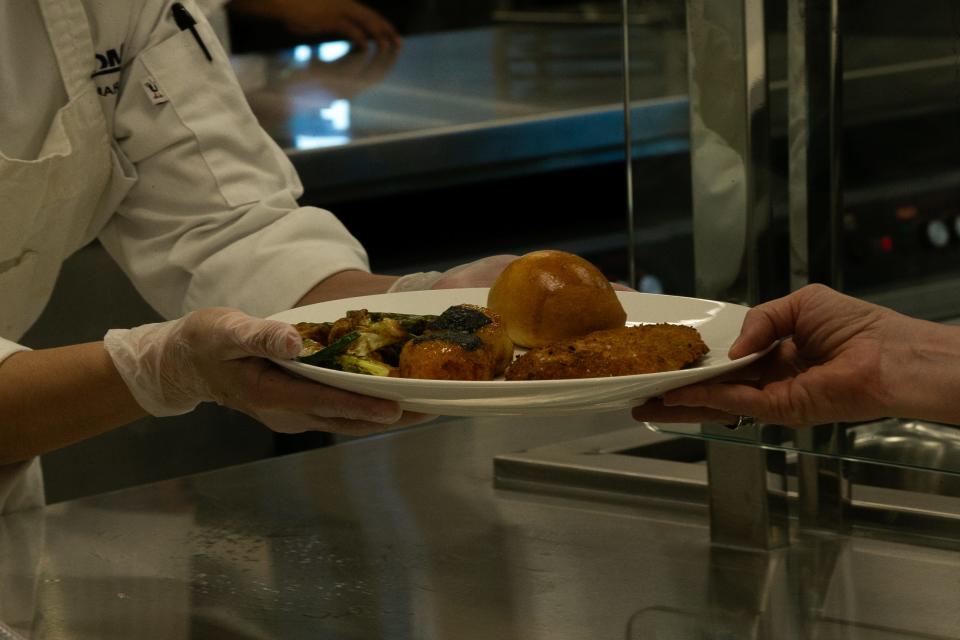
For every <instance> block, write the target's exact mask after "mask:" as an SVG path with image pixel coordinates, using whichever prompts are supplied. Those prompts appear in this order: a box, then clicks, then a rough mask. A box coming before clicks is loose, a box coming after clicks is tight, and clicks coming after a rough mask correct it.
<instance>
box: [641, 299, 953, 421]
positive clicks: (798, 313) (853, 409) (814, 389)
mask: <svg viewBox="0 0 960 640" xmlns="http://www.w3.org/2000/svg"><path fill="white" fill-rule="evenodd" d="M937 330H939V329H938V327H937V326H936V325H934V324H933V323H928V322H924V321H921V320H916V319H913V318H909V317H907V316H903V315H901V314H898V313H896V312H894V311H891V310H889V309H886V308H883V307H879V306H876V305H873V304H869V303H867V302H863V301H861V300H857V299H855V298H851V297H849V296H845V295H842V294H840V293H838V292H836V291H833V290H831V289H829V288H827V287H824V286H822V285H811V286H808V287H804V288H803V289H800V290H799V291H797V292H795V293H793V294H791V295H789V296H786V297H784V298H780V299H778V300H774V301H771V302H768V303H765V304H762V305H759V306H757V307H756V308H754V309H751V310H750V311H749V312H748V313H747V315H746V318H745V319H744V323H743V327H742V330H741V333H740V336H739V338H738V339H737V340H736V342H734V344H733V345H732V347H731V348H730V352H729V356H730V358H731V359H736V358H740V357H743V356H745V355H747V354H750V353H754V352H757V351H760V350H762V349H765V348H766V347H768V346H769V345H770V344H772V343H773V342H775V341H777V340H781V342H779V344H777V345H776V346H775V347H774V348H773V350H772V351H771V352H770V353H769V354H768V355H767V356H765V357H764V358H763V359H761V360H759V361H758V362H756V363H754V364H753V365H752V366H750V367H748V368H745V369H744V370H742V371H741V372H738V373H736V374H733V375H734V376H735V377H736V380H728V381H711V382H705V383H700V384H695V385H691V386H688V387H683V388H681V389H676V390H674V391H670V392H668V393H666V394H664V397H663V399H662V401H657V400H651V401H649V402H648V403H647V404H645V405H643V406H640V407H636V408H635V409H634V411H633V415H634V417H635V418H636V419H638V420H643V421H647V422H719V423H725V424H731V423H733V422H735V421H736V416H738V415H750V416H754V417H756V418H757V419H758V420H761V421H763V422H768V423H772V424H782V425H790V426H805V425H813V424H821V423H827V422H846V421H860V420H868V419H874V418H879V417H884V416H889V415H905V414H902V413H897V412H899V411H905V412H906V411H910V410H911V409H910V407H909V406H908V402H905V401H904V400H902V399H898V393H901V392H900V391H899V390H900V388H901V387H902V384H901V382H900V381H899V380H898V377H899V376H898V375H897V372H898V368H899V366H900V365H899V363H900V362H904V361H908V360H909V358H910V356H911V354H910V353H909V351H910V349H911V347H912V346H913V345H917V344H919V343H922V342H923V341H924V336H926V335H927V334H929V333H930V332H931V331H937ZM915 400H919V398H915ZM916 417H919V416H916Z"/></svg>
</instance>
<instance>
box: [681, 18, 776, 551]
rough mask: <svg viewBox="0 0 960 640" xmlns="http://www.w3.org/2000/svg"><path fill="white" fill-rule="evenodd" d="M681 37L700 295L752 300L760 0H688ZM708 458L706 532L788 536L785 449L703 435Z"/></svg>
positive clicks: (758, 265) (764, 113) (766, 206)
mask: <svg viewBox="0 0 960 640" xmlns="http://www.w3.org/2000/svg"><path fill="white" fill-rule="evenodd" d="M687 43H688V44H687V46H688V61H687V64H688V73H689V85H690V91H689V94H690V148H691V178H692V189H693V228H694V234H693V240H694V261H695V273H696V289H697V295H699V296H701V297H704V298H711V299H717V300H733V301H737V302H740V303H745V304H756V303H758V302H760V301H762V300H764V299H766V298H767V297H769V296H768V295H765V294H766V290H765V289H766V287H765V285H766V282H765V281H764V279H763V278H764V269H763V264H764V260H763V257H764V256H763V253H762V252H763V250H764V247H765V245H766V244H768V243H765V242H764V239H765V237H766V234H767V232H768V230H769V227H770V219H771V199H770V184H769V142H770V140H769V136H770V126H769V101H768V91H769V89H768V78H767V63H766V57H767V56H766V33H765V25H764V11H763V1H762V0H688V1H687ZM754 428H756V429H761V428H762V426H757V427H754ZM702 429H703V432H704V434H705V435H709V434H711V433H720V432H719V431H718V430H721V429H725V427H724V426H722V425H709V424H705V425H703V427H702ZM758 435H759V434H758ZM707 459H708V461H707V470H708V471H707V473H708V478H709V483H708V489H709V503H710V531H711V538H712V540H713V541H714V542H715V543H716V544H723V545H732V546H743V547H751V548H760V549H771V548H776V547H780V546H784V545H786V544H788V543H789V535H788V534H789V531H788V520H787V505H786V500H785V491H784V490H783V488H784V487H785V486H786V474H785V473H784V469H785V458H784V453H783V452H782V451H775V450H767V449H765V448H762V447H751V446H744V445H737V444H727V443H723V442H718V441H714V440H709V441H708V443H707Z"/></svg>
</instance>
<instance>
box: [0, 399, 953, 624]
mask: <svg viewBox="0 0 960 640" xmlns="http://www.w3.org/2000/svg"><path fill="white" fill-rule="evenodd" d="M632 424H633V423H632V421H631V420H630V418H629V417H628V416H626V415H621V414H607V415H602V416H590V417H582V418H564V419H469V420H467V419H441V420H438V421H436V422H434V423H432V424H430V425H427V426H424V427H419V428H415V429H411V430H408V431H406V432H402V433H396V434H389V435H385V436H382V437H376V438H371V439H366V440H362V441H357V442H351V443H347V444H342V445H338V446H335V447H332V448H328V449H321V450H315V451H311V452H307V453H302V454H296V455H292V456H288V457H284V458H276V459H272V460H267V461H262V462H257V463H253V464H247V465H242V466H237V467H233V468H228V469H224V470H220V471H216V472H211V473H207V474H202V475H197V476H192V477H186V478H182V479H178V480H174V481H167V482H162V483H157V484H153V485H146V486H142V487H138V488H134V489H129V490H124V491H120V492H115V493H111V494H104V495H101V496H96V497H91V498H86V499H82V500H77V501H73V502H66V503H61V504H57V505H53V506H50V507H48V508H47V509H45V510H41V511H38V512H32V513H24V514H19V515H11V516H8V517H6V518H3V519H2V520H0V549H2V552H0V594H2V597H0V620H3V621H4V622H5V623H6V624H7V625H10V626H12V627H13V628H14V629H17V630H19V631H20V632H21V633H23V634H24V635H26V636H27V637H30V638H33V639H37V640H39V639H52V638H64V639H66V638H69V639H71V640H82V639H85V638H91V639H93V638H95V639H97V640H109V639H113V638H124V639H128V638H165V639H176V638H204V639H205V640H209V639H217V638H232V639H236V638H260V639H263V638H364V639H372V638H390V639H401V638H415V639H417V640H425V639H431V638H437V639H451V638H454V639H457V640H463V639H468V640H469V639H472V638H478V639H480V638H482V639H484V640H487V639H490V638H497V639H507V638H524V639H529V638H543V639H549V640H562V639H566V638H570V639H577V640H581V639H583V638H624V637H626V638H636V639H644V640H646V639H649V638H669V639H671V640H675V639H685V638H776V639H778V640H779V639H790V638H810V637H817V638H837V639H839V638H844V639H850V638H856V639H864V638H869V639H873V638H882V639H884V640H891V639H895V638H896V639H902V638H919V637H923V638H958V637H960V606H958V602H960V556H958V554H957V553H956V550H952V551H951V550H941V549H936V548H930V547H920V546H912V545H908V544H903V543H897V542H891V541H886V540H880V539H870V538H867V537H858V536H853V537H809V538H803V539H798V540H795V541H794V544H793V545H792V546H791V547H789V548H787V549H783V550H779V551H776V552H772V553H769V554H762V553H755V552H748V551H737V550H734V549H721V548H716V547H711V546H710V543H709V533H708V530H707V518H706V513H705V512H704V509H703V508H702V507H700V506H697V505H692V504H689V503H683V502H671V501H669V500H658V499H637V500H620V501H619V502H618V501H617V500H614V499H610V500H599V499H592V500H579V499H574V498H570V497H561V496H557V495H553V496H551V495H547V494H535V493H526V492H519V491H506V490H498V489H495V488H494V484H493V480H492V471H493V465H492V459H493V456H494V455H496V454H500V453H507V452H514V451H518V450H523V449H528V448H531V447H537V446H540V445H544V444H547V443H552V442H561V441H564V440H568V439H574V438H578V437H583V436H586V435H590V434H599V433H604V432H608V431H612V430H615V429H623V428H625V427H628V426H631V425H632ZM636 428H638V429H639V428H641V427H639V426H637V427H636ZM595 498H596V497H595ZM0 637H3V633H0Z"/></svg>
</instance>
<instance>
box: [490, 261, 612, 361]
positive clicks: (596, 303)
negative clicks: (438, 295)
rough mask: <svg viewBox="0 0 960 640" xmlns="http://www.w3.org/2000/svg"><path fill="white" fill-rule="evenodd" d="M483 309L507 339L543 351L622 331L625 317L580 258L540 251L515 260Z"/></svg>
mask: <svg viewBox="0 0 960 640" xmlns="http://www.w3.org/2000/svg"><path fill="white" fill-rule="evenodd" d="M487 307H488V308H489V309H490V310H491V311H493V312H494V313H498V314H500V317H501V318H502V319H503V322H504V324H505V325H506V328H507V334H508V335H509V336H510V339H511V340H513V342H514V343H515V344H517V345H519V346H522V347H542V346H545V345H548V344H552V343H554V342H558V341H560V340H568V339H571V338H578V337H580V336H584V335H586V334H588V333H590V332H591V331H597V330H600V329H614V328H617V327H622V326H624V323H625V322H626V320H627V314H626V312H625V311H624V310H623V305H621V304H620V300H619V299H618V298H617V294H616V292H615V291H614V289H613V287H612V286H610V282H609V280H607V278H606V277H605V276H604V275H603V273H601V272H600V270H599V269H598V268H597V267H596V266H594V265H593V264H591V263H590V262H589V261H587V260H585V259H584V258H581V257H580V256H577V255H574V254H572V253H566V252H564V251H555V250H543V251H534V252H532V253H528V254H526V255H524V256H521V257H520V258H517V259H516V260H514V261H513V262H511V263H510V264H509V265H507V268H506V269H504V270H503V273H501V274H500V276H499V277H498V278H497V280H496V281H495V282H494V283H493V286H492V287H491V288H490V293H489V295H488V298H487Z"/></svg>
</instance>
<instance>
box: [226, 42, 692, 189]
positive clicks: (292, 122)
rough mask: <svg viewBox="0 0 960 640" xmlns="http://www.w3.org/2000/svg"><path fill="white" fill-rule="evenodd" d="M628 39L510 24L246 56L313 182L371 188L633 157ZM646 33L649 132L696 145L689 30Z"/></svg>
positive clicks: (266, 112) (283, 139)
mask: <svg viewBox="0 0 960 640" xmlns="http://www.w3.org/2000/svg"><path fill="white" fill-rule="evenodd" d="M621 40H622V36H621V35H620V31H619V29H618V28H616V27H612V26H597V25H573V26H557V25H552V26H543V25H512V26H508V25H503V26H495V27H489V28H481V29H468V30H462V31H451V32H439V33H429V34H420V35H415V36H411V37H409V38H407V40H406V42H405V44H404V46H403V47H402V48H401V49H399V50H379V49H377V48H375V47H373V48H370V49H368V50H367V51H364V52H360V51H354V52H350V53H346V48H345V46H344V45H343V43H325V44H322V45H319V46H317V45H314V46H306V45H304V46H301V47H296V48H293V49H290V50H287V51H282V52H277V53H271V54H245V55H238V56H234V57H233V62H234V68H235V69H236V71H237V74H238V76H239V78H240V81H241V85H242V86H243V87H244V91H245V93H246V94H247V97H248V100H249V101H250V104H251V107H252V108H253V111H254V113H255V114H256V115H257V117H258V118H259V119H260V121H261V124H262V125H263V126H264V128H266V130H267V131H268V132H269V133H270V135H271V136H272V137H273V138H274V139H275V140H277V142H278V143H279V144H280V145H281V146H282V147H283V148H284V149H285V150H286V151H287V153H288V154H289V155H290V157H291V159H292V160H293V161H294V164H295V165H297V168H298V169H299V170H300V173H301V177H302V179H303V180H304V182H305V185H306V187H307V188H308V189H323V190H324V191H325V192H327V193H329V192H336V191H337V190H338V189H349V188H355V187H358V186H359V185H363V186H364V188H365V189H366V191H365V193H369V189H370V188H371V185H373V186H374V187H375V188H376V189H379V190H396V189H401V188H411V187H412V186H416V184H417V181H418V180H425V181H427V182H428V183H429V184H430V185H431V186H436V185H437V184H443V183H444V182H456V181H458V180H461V179H463V178H464V175H465V174H466V173H467V172H469V173H470V178H471V179H476V178H477V177H479V176H481V175H484V173H485V172H487V173H488V174H491V175H492V174H497V173H499V174H502V175H514V174H516V173H518V172H521V173H522V172H523V171H532V170H544V169H550V168H565V167H575V166H583V165H585V164H592V163H597V162H609V161H612V160H615V159H617V158H621V157H622V156H623V68H622V61H621V52H620V45H621ZM632 41H633V44H632V45H631V46H632V47H633V54H632V61H633V67H634V71H635V72H634V77H635V83H634V84H636V88H635V89H634V90H633V93H634V99H635V100H637V101H641V102H643V103H644V104H645V106H646V107H647V108H648V109H649V111H648V113H649V114H650V116H649V117H651V121H650V126H649V127H648V128H647V129H646V130H643V131H641V134H642V135H641V138H640V140H641V141H643V140H648V141H649V142H650V143H651V144H659V145H664V144H667V145H681V146H684V147H685V145H686V128H687V124H686V118H687V113H686V99H685V93H686V71H685V68H684V64H683V60H684V57H683V47H684V35H683V30H682V29H680V28H672V29H666V28H656V29H655V28H637V29H636V32H635V33H634V34H633V38H632ZM338 56H340V57H338ZM398 179H402V180H403V182H402V183H400V184H396V183H391V181H396V180H398Z"/></svg>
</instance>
